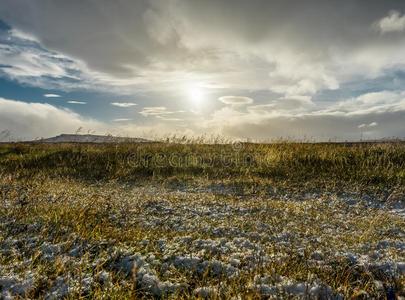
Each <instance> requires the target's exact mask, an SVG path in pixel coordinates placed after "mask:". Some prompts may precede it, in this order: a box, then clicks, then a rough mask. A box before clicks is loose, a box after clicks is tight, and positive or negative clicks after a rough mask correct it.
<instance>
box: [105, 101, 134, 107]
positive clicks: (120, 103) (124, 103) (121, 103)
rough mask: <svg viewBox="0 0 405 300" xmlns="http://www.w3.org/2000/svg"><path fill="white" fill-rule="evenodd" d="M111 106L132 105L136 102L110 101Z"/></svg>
mask: <svg viewBox="0 0 405 300" xmlns="http://www.w3.org/2000/svg"><path fill="white" fill-rule="evenodd" d="M110 104H111V105H112V106H118V107H132V106H135V105H137V104H136V103H132V102H111V103H110Z"/></svg>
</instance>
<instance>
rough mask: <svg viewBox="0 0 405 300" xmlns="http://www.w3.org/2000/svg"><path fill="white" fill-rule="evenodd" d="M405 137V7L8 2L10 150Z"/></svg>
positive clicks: (0, 62)
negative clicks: (169, 140) (110, 142)
mask: <svg viewBox="0 0 405 300" xmlns="http://www.w3.org/2000/svg"><path fill="white" fill-rule="evenodd" d="M75 132H80V133H96V134H113V135H118V136H132V137H146V138H159V137H164V136H168V135H174V134H175V135H188V136H202V135H204V136H221V137H225V138H230V139H241V140H246V139H249V140H252V141H261V140H263V141H267V140H273V139H280V138H284V139H294V140H318V141H327V140H336V141H339V140H359V139H380V138H390V137H398V138H404V137H405V1H403V0H384V1H382V0H379V1H375V0H347V1H334V0H308V1H299V0H294V1H293V0H249V1H245V0H193V1H189V0H116V1H110V0H97V1H96V0H70V1H65V0H2V1H0V141H6V140H30V139H38V138H42V137H50V136H54V135H58V134H61V133H75Z"/></svg>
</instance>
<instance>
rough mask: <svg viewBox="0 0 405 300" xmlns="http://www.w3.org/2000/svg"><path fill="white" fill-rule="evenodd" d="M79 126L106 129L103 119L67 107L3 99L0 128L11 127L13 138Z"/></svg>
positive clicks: (70, 129)
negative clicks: (82, 114) (90, 116)
mask: <svg viewBox="0 0 405 300" xmlns="http://www.w3.org/2000/svg"><path fill="white" fill-rule="evenodd" d="M79 127H82V128H84V129H85V130H96V131H104V130H105V129H106V127H105V125H104V124H102V123H101V122H99V121H96V120H93V119H88V118H83V117H81V116H80V115H79V114H76V113H74V112H72V111H70V110H68V109H65V108H57V107H55V106H53V105H50V104H46V103H45V104H44V103H26V102H21V101H16V100H8V99H4V98H0V128H3V129H8V130H9V131H10V134H11V136H12V137H13V139H14V140H26V139H35V138H41V137H49V136H53V135H58V134H60V133H74V132H75V131H76V130H77V129H78V128H79Z"/></svg>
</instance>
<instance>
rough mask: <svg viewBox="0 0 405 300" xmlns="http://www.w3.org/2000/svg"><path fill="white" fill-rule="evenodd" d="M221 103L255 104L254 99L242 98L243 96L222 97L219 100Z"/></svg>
mask: <svg viewBox="0 0 405 300" xmlns="http://www.w3.org/2000/svg"><path fill="white" fill-rule="evenodd" d="M218 100H219V101H221V102H222V103H225V104H229V105H236V106H240V105H247V104H250V103H253V99H252V98H249V97H242V96H222V97H219V98H218Z"/></svg>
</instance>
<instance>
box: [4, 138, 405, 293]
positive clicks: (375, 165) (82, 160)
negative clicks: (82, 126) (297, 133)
mask: <svg viewBox="0 0 405 300" xmlns="http://www.w3.org/2000/svg"><path fill="white" fill-rule="evenodd" d="M0 266H1V268H0V297H3V298H5V299H7V298H12V297H16V298H47V299H59V298H62V297H66V298H78V297H83V298H113V299H122V298H128V299H133V298H153V297H155V298H173V299H182V298H183V299H189V298H208V299H267V298H310V299H343V298H350V297H354V298H356V297H357V298H359V299H363V298H364V299H366V298H371V297H374V298H382V299H384V298H387V299H395V297H405V144H404V143H381V144H373V143H362V144H297V143H278V144H271V145H267V144H221V145H220V144H214V145H207V144H198V143H190V144H188V143H185V144H181V143H148V144H119V145H117V144H103V145H92V144H58V145H44V144H35V145H29V144H4V145H1V146H0Z"/></svg>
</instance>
